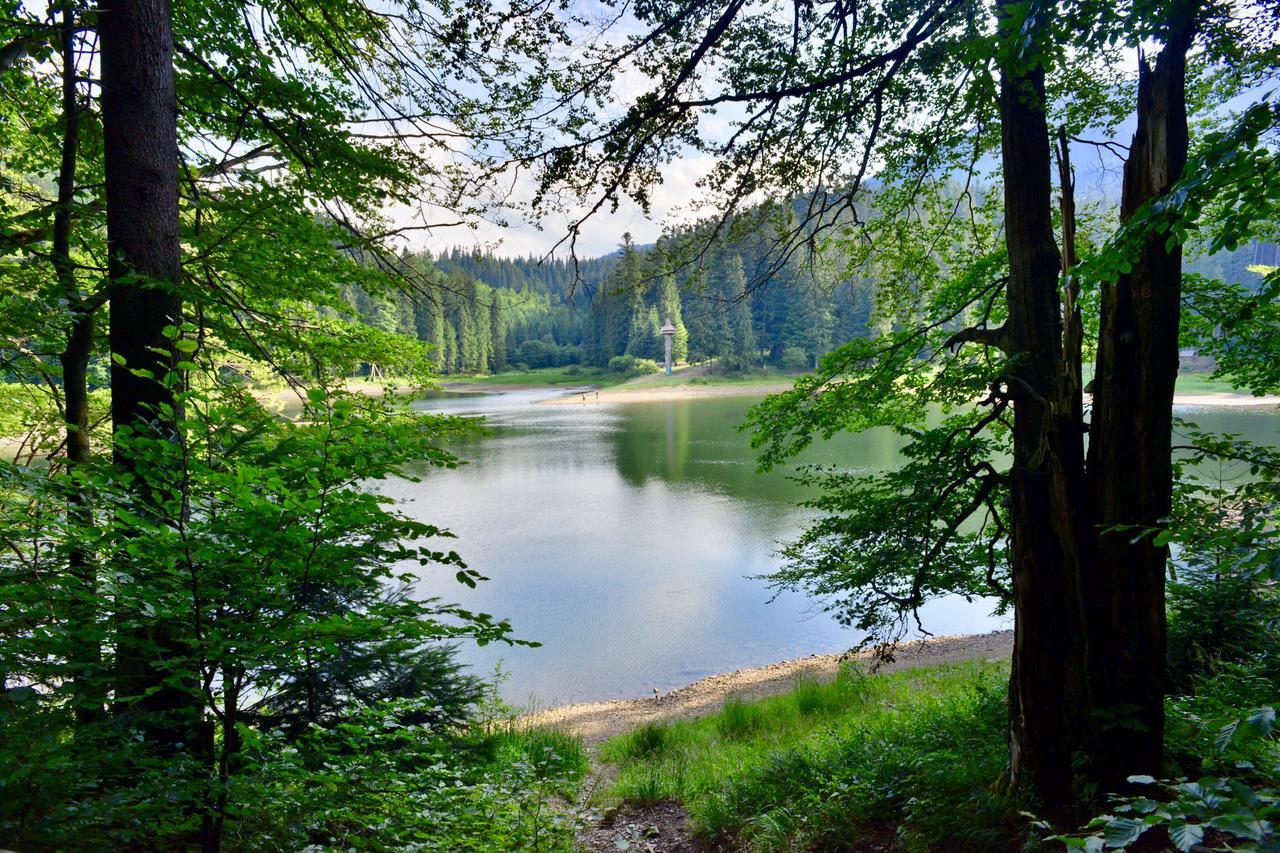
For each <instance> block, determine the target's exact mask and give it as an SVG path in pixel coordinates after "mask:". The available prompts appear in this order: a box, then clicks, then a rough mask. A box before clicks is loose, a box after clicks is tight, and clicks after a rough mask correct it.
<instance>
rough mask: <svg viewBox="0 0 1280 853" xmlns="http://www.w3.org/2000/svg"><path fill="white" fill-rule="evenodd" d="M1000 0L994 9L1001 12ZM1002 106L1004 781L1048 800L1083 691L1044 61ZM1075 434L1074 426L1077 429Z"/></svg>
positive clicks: (1058, 790)
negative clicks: (1009, 613) (1009, 580)
mask: <svg viewBox="0 0 1280 853" xmlns="http://www.w3.org/2000/svg"><path fill="white" fill-rule="evenodd" d="M1006 5H1008V4H1007V3H1002V4H1001V14H1002V16H1003V15H1004V14H1006V12H1005V9H1004V7H1005V6H1006ZM1001 71H1002V73H1001V86H1000V114H1001V123H1002V156H1003V170H1004V202H1005V240H1006V244H1007V247H1008V252H1009V285H1008V296H1007V298H1008V307H1009V317H1008V320H1007V321H1006V325H1005V328H1004V341H1005V349H1006V352H1007V354H1008V356H1009V361H1010V367H1009V375H1008V377H1007V385H1008V393H1009V397H1010V399H1011V400H1012V401H1013V410H1014V426H1013V440H1014V459H1013V464H1012V467H1011V470H1010V497H1011V501H1012V503H1011V506H1010V511H1009V515H1010V536H1011V542H1012V553H1011V558H1010V562H1011V565H1012V571H1013V594H1014V650H1013V669H1012V673H1011V675H1010V682H1009V779H1008V782H1009V785H1010V786H1011V787H1012V788H1014V789H1017V790H1020V791H1029V792H1033V793H1035V794H1037V795H1038V796H1039V797H1040V798H1041V799H1042V800H1044V802H1045V803H1046V804H1048V805H1049V806H1051V807H1054V806H1058V805H1061V804H1063V803H1066V802H1067V801H1068V800H1069V798H1070V794H1071V789H1072V757H1073V752H1074V745H1075V742H1076V737H1075V731H1074V730H1075V725H1074V723H1073V722H1072V720H1073V714H1074V713H1075V709H1076V706H1077V703H1078V701H1079V696H1080V693H1081V678H1080V674H1079V667H1078V666H1077V665H1076V657H1077V653H1076V650H1075V647H1074V642H1075V638H1076V632H1075V631H1073V630H1072V629H1071V626H1072V625H1073V624H1074V613H1073V608H1072V607H1071V606H1070V602H1071V601H1072V599H1073V597H1074V596H1073V580H1072V569H1071V565H1070V561H1071V556H1072V555H1071V554H1070V553H1069V551H1068V549H1066V548H1064V547H1063V541H1062V536H1061V533H1060V531H1061V529H1062V528H1064V527H1069V526H1070V525H1069V524H1067V523H1065V522H1064V523H1063V524H1058V523H1056V522H1057V520H1058V517H1059V516H1060V514H1061V512H1062V511H1063V509H1062V507H1063V504H1062V501H1061V496H1060V495H1059V494H1058V491H1057V489H1056V488H1055V486H1056V481H1055V477H1054V470H1053V461H1054V459H1055V458H1056V451H1057V450H1058V447H1057V444H1058V441H1057V438H1056V437H1055V435H1054V432H1055V430H1056V424H1057V419H1056V418H1055V413H1054V411H1053V408H1052V407H1051V405H1050V402H1051V401H1052V400H1053V399H1054V397H1055V386H1056V383H1057V381H1058V373H1059V366H1060V363H1061V359H1062V349H1061V323H1060V319H1059V309H1058V300H1059V297H1058V274H1059V269H1060V264H1061V259H1060V256H1059V253H1058V246H1057V243H1056V242H1055V240H1054V232H1053V219H1052V215H1051V208H1050V200H1051V199H1050V194H1051V184H1050V178H1049V162H1050V153H1049V151H1050V149H1049V128H1048V123H1047V121H1046V118H1045V112H1044V70H1043V68H1041V67H1038V66H1036V67H1028V66H1027V65H1025V64H1024V63H1023V62H1022V60H1021V59H1019V58H1012V59H1008V60H1006V65H1005V67H1003V68H1002V69H1001ZM1077 440H1079V431H1078V429H1077Z"/></svg>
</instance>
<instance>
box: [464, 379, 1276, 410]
mask: <svg viewBox="0 0 1280 853" xmlns="http://www.w3.org/2000/svg"><path fill="white" fill-rule="evenodd" d="M792 384H793V383H791V382H757V383H750V382H741V383H724V384H723V385H719V384H707V385H700V384H699V385H695V384H692V383H687V382H686V383H682V384H679V385H665V386H663V385H636V386H629V385H627V384H623V385H618V386H615V387H613V388H599V389H597V388H594V387H587V388H574V389H566V390H564V391H563V392H562V393H560V394H559V395H557V396H554V397H549V398H547V399H545V400H539V401H538V402H539V403H542V404H544V405H548V406H575V405H578V406H580V405H583V404H597V403H599V404H604V403H609V404H613V403H658V402H665V401H669V400H700V399H709V398H716V397H762V396H764V395H766V394H778V393H781V392H783V391H789V390H791V387H792ZM473 387H474V388H475V390H477V391H480V390H486V391H488V390H499V389H501V390H532V389H534V388H538V387H543V388H545V387H546V386H534V385H527V386H518V387H514V386H513V387H511V388H506V387H502V386H492V385H490V386H484V387H483V388H481V387H479V386H473ZM446 390H461V389H452V388H446ZM1086 402H1087V401H1086ZM1173 405H1175V406H1187V407H1193V408H1211V409H1239V408H1252V407H1275V406H1280V397H1277V396H1267V397H1254V396H1253V395H1251V394H1246V393H1242V392H1238V393H1237V392H1219V393H1209V394H1174V395H1173Z"/></svg>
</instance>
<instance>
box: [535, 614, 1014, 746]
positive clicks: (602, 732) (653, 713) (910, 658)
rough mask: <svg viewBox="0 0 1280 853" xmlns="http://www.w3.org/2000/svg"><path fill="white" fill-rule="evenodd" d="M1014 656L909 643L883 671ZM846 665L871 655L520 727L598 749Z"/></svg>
mask: <svg viewBox="0 0 1280 853" xmlns="http://www.w3.org/2000/svg"><path fill="white" fill-rule="evenodd" d="M1012 653H1013V632H1012V631H995V632H992V633H990V634H976V635H970V636H962V637H931V638H929V639H926V640H907V641H904V642H903V643H902V644H901V645H900V646H899V647H898V649H897V650H896V652H895V654H894V656H893V660H892V661H890V662H888V663H885V664H882V665H881V667H880V669H879V671H881V672H895V671H897V670H903V669H919V668H921V667H930V666H941V665H942V664H948V663H956V662H959V661H969V660H985V661H992V662H997V663H998V662H1003V661H1007V660H1009V658H1010V657H1011V656H1012ZM845 661H853V662H855V663H862V664H869V663H870V662H871V653H870V652H859V653H856V654H830V655H810V656H809V657H807V658H796V659H794V660H787V661H781V662H780V663H772V664H769V665H768V666H761V667H755V668H753V669H740V670H736V671H734V672H727V673H723V674H721V675H712V676H709V677H707V678H703V679H701V680H700V681H695V682H694V683H693V684H690V685H688V686H686V687H681V688H678V689H676V690H672V691H671V692H670V693H665V694H662V695H660V696H658V697H656V698H653V699H619V700H613V701H608V702H588V703H585V704H580V705H562V706H560V707H557V708H549V709H547V710H544V711H536V712H533V713H530V714H526V715H525V716H523V717H521V718H520V719H519V721H518V722H519V723H520V724H521V725H523V726H528V727H530V728H536V727H543V726H545V727H551V728H555V729H560V730H563V731H566V732H569V733H570V734H574V735H577V736H579V737H581V738H582V739H583V740H584V741H585V742H586V743H587V745H588V746H596V745H598V744H600V743H602V742H603V741H606V740H608V739H609V738H611V737H614V736H616V735H619V734H622V733H623V732H627V731H630V730H631V729H634V728H635V727H636V726H639V725H641V724H643V723H647V722H651V721H656V720H694V719H698V718H699V717H705V716H707V715H709V714H714V713H716V712H717V711H719V710H720V709H721V708H722V707H724V703H725V700H726V699H728V698H729V697H736V698H739V699H742V700H745V701H748V702H750V701H754V700H757V699H764V698H767V697H769V696H777V695H779V694H782V693H786V692H788V691H790V690H791V689H792V688H793V687H795V684H796V679H797V678H801V677H804V678H816V679H818V680H819V681H823V680H830V679H832V678H834V677H835V675H836V672H837V671H839V669H840V666H841V664H842V663H844V662H845Z"/></svg>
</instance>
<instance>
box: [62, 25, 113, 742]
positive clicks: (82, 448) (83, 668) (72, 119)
mask: <svg viewBox="0 0 1280 853" xmlns="http://www.w3.org/2000/svg"><path fill="white" fill-rule="evenodd" d="M59 42H60V44H59V47H60V53H61V55H62V118H63V130H62V162H61V164H60V166H59V169H58V204H57V208H56V210H55V211H54V214H53V252H52V262H53V269H54V273H55V275H56V276H57V279H58V287H59V288H60V289H61V290H62V293H63V296H64V297H65V298H66V300H67V304H68V305H70V306H71V311H72V323H71V329H70V331H69V333H68V335H67V345H66V349H64V350H63V352H62V355H61V357H60V361H61V362H62V387H63V394H64V397H65V402H66V413H65V420H66V430H67V433H66V435H67V470H68V472H69V473H74V472H75V471H76V470H77V469H78V468H80V467H82V466H84V465H86V464H88V462H89V454H90V447H89V382H88V371H89V358H90V356H91V355H92V354H93V326H94V323H93V308H92V307H89V306H86V305H84V304H83V297H82V294H81V293H80V291H79V288H78V287H77V286H76V274H75V265H74V263H73V262H72V259H71V217H72V208H73V205H74V203H75V192H76V158H77V157H78V156H79V153H80V104H79V102H78V100H77V97H76V23H75V13H74V11H73V10H72V9H70V8H67V9H63V11H62V24H61V26H60V27H59ZM67 513H68V515H69V517H70V519H71V521H72V523H73V529H74V528H81V529H87V528H88V527H89V526H90V525H92V524H93V514H92V512H91V511H90V509H89V507H88V505H87V503H86V501H85V497H84V495H83V494H81V493H80V492H77V491H75V487H74V485H72V487H71V492H70V494H69V496H68V498H67ZM67 570H68V572H69V574H70V578H71V581H72V584H73V587H74V593H73V594H74V598H73V601H72V603H71V618H70V622H71V624H70V626H69V631H70V634H71V636H72V638H73V639H72V648H71V652H70V657H71V661H70V662H71V669H72V672H73V675H72V680H73V684H74V695H75V706H76V707H75V715H76V722H77V723H78V724H80V725H85V724H88V723H93V722H96V721H98V720H100V719H101V718H102V716H103V711H104V701H105V696H104V693H103V690H102V686H101V684H100V683H98V679H99V677H100V676H99V673H98V667H99V664H100V662H101V655H102V652H101V645H100V644H99V642H98V638H97V632H96V629H95V627H94V622H95V620H96V613H97V607H96V604H95V599H96V597H97V572H96V567H95V565H94V562H93V557H92V555H91V554H90V553H89V552H88V551H87V550H86V549H85V548H84V547H83V546H82V545H81V543H79V542H73V543H71V550H70V551H69V552H68V554H67Z"/></svg>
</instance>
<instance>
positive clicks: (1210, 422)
mask: <svg viewBox="0 0 1280 853" xmlns="http://www.w3.org/2000/svg"><path fill="white" fill-rule="evenodd" d="M554 393H555V392H548V391H536V392H515V393H507V394H485V395H456V396H449V397H441V398H437V399H433V400H428V401H425V402H424V403H423V405H424V406H426V407H427V408H430V409H432V410H436V411H442V412H449V413H452V414H465V415H484V416H485V420H486V423H487V424H488V427H489V429H490V431H491V432H490V434H489V435H488V436H485V437H483V438H479V437H478V438H474V439H468V440H465V441H462V442H459V443H458V445H457V446H456V448H455V450H456V451H457V452H458V453H459V455H461V456H463V457H464V458H466V459H467V460H468V461H469V464H467V465H464V466H462V467H460V468H458V469H456V470H441V471H437V470H432V471H429V472H426V475H425V479H423V480H422V481H421V482H419V483H409V482H405V481H392V482H389V483H386V484H384V485H383V491H385V492H386V493H387V494H389V495H392V496H394V497H397V498H401V499H403V500H404V501H405V504H404V509H405V511H407V512H408V513H409V514H411V515H413V516H415V517H417V518H420V519H422V520H424V521H429V522H431V523H433V524H438V525H441V526H444V527H447V528H449V529H451V530H452V531H453V532H454V533H456V534H457V535H458V541H457V542H456V543H451V544H453V545H454V546H455V547H456V548H457V550H458V551H459V553H460V554H461V555H462V556H463V558H464V559H465V560H467V562H468V563H469V565H471V566H472V567H473V568H475V569H477V570H479V571H480V572H481V573H482V574H484V575H486V576H488V577H489V578H490V579H491V580H490V581H489V582H487V583H482V584H481V585H480V587H479V588H478V589H476V590H469V589H467V588H465V587H462V586H460V585H459V584H457V583H456V582H455V581H453V580H452V574H451V573H449V572H447V571H443V570H441V571H440V572H438V573H435V574H431V573H427V574H424V576H423V578H422V582H421V584H420V587H419V589H420V590H421V592H422V593H423V594H429V595H440V596H442V597H444V598H446V599H448V600H452V601H457V602H460V603H462V604H463V605H464V606H466V607H468V608H470V609H472V610H480V611H484V612H488V613H493V614H495V615H497V616H501V617H503V618H507V619H510V620H511V622H512V624H513V625H514V626H515V628H516V632H517V634H518V635H519V636H520V637H523V638H526V639H531V640H537V641H539V642H541V643H542V644H543V645H542V646H541V647H540V648H536V649H524V648H509V647H506V646H501V647H489V648H485V649H479V648H476V647H474V646H473V645H464V646H463V648H462V650H461V657H462V659H463V660H464V661H466V662H467V663H469V664H472V665H473V666H475V667H476V668H477V669H478V670H480V671H481V672H482V673H488V672H490V671H492V669H493V667H494V665H495V663H497V662H498V661H499V660H501V661H502V665H503V668H504V669H505V670H506V671H507V672H508V674H509V677H508V680H507V681H506V682H505V684H504V686H503V694H504V696H505V697H506V698H507V699H508V700H511V701H514V702H525V701H527V700H529V699H530V698H534V699H536V700H537V701H539V702H542V703H558V702H570V701H579V702H580V701H592V700H597V699H608V698H622V697H635V696H644V695H650V694H651V693H652V691H653V689H654V688H655V687H656V688H658V689H659V690H663V691H666V690H669V689H671V688H674V687H678V686H681V685H683V684H687V683H689V682H691V681H694V680H696V679H698V678H701V677H703V676H705V675H710V674H713V673H717V672H725V671H729V670H734V669H738V668H743V667H750V666H758V665H761V664H765V663H771V662H773V661H778V660H783V659H785V658H790V657H798V656H801V655H807V654H810V653H822V652H830V651H839V650H843V649H846V648H848V647H850V646H851V645H853V644H854V643H855V642H857V640H858V639H859V635H858V634H856V633H855V632H852V631H850V630H848V629H845V628H841V627H840V626H839V625H837V624H836V622H835V621H834V620H833V619H832V618H831V617H830V616H827V615H825V614H822V613H819V612H816V611H815V610H814V608H813V605H812V603H811V602H810V601H808V600H807V599H805V598H804V597H802V596H798V595H791V594H783V595H781V596H779V597H778V598H777V599H776V600H774V601H773V602H772V603H770V602H769V599H770V591H769V590H768V589H767V587H766V585H765V584H764V582H762V581H759V580H753V579H751V576H754V575H760V574H765V573H768V572H770V571H771V570H773V569H774V568H775V567H776V566H777V565H778V564H779V560H778V558H777V557H776V556H775V551H776V549H777V546H778V543H779V542H780V541H784V540H787V539H789V538H792V537H794V536H795V535H796V534H797V533H798V532H799V530H800V529H801V526H802V524H803V522H804V516H803V515H802V513H801V511H800V510H798V509H797V508H796V506H795V503H796V501H797V500H799V499H801V498H802V497H803V496H804V492H803V490H802V489H801V488H800V487H799V486H798V485H797V484H795V483H793V482H791V481H790V480H788V479H787V478H786V476H785V475H784V474H782V473H771V474H768V475H762V474H758V473H756V471H755V467H754V463H755V456H754V453H753V452H752V450H751V448H750V447H749V446H748V442H747V436H746V435H744V434H742V433H739V432H738V431H737V429H736V426H737V425H738V424H739V423H741V422H742V420H743V417H744V415H745V413H746V410H747V408H748V407H749V406H750V405H751V403H752V402H753V401H752V400H750V399H744V398H736V399H707V400H690V401H678V402H658V403H631V404H626V405H594V404H593V405H587V406H581V405H575V406H546V405H539V404H537V401H538V400H539V399H543V398H545V397H547V396H549V395H550V394H554ZM1180 414H1182V415H1183V416H1184V417H1189V418H1192V419H1194V420H1195V421H1197V422H1198V423H1200V424H1201V425H1203V426H1204V427H1206V428H1211V429H1215V430H1223V431H1230V432H1235V433H1240V434H1244V435H1245V436H1246V437H1249V438H1253V439H1255V440H1260V441H1267V442H1274V441H1275V440H1276V429H1277V424H1278V423H1280V420H1278V419H1277V417H1276V415H1275V414H1274V413H1272V412H1267V411H1262V412H1259V411H1257V410H1234V411H1203V412H1192V411H1183V412H1180ZM899 447H900V441H899V439H898V438H897V437H896V436H894V435H893V434H892V433H890V432H889V431H887V430H877V431H873V432H870V433H867V434H863V435H859V436H840V437H837V439H835V440H833V441H831V442H827V443H825V444H822V445H821V446H819V447H817V448H815V449H814V450H813V451H811V452H810V453H809V454H808V455H807V456H806V460H805V461H810V462H831V463H835V464H839V465H841V466H842V467H851V468H855V469H861V470H865V471H871V470H875V469H882V468H886V467H889V466H892V465H894V464H896V461H897V452H898V448H899ZM992 606H993V602H992V601H989V600H978V601H973V602H967V601H964V600H963V599H960V598H953V599H946V600H942V601H938V602H935V603H933V604H932V605H930V606H929V607H928V608H927V609H926V610H925V611H924V614H923V621H924V625H925V628H926V629H927V630H929V631H931V632H933V633H937V634H960V633H974V632H981V631H987V630H993V629H997V628H1003V627H1008V622H1007V620H1006V619H1003V618H996V617H993V616H992V615H991V610H992Z"/></svg>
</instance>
